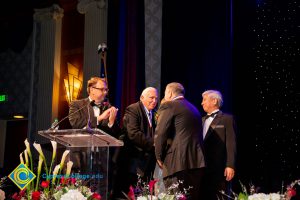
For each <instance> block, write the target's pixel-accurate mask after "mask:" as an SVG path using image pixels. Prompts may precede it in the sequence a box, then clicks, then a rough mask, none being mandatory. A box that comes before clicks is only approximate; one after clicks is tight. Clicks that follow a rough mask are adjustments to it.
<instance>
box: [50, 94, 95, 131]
mask: <svg viewBox="0 0 300 200" xmlns="http://www.w3.org/2000/svg"><path fill="white" fill-rule="evenodd" d="M94 104H95V100H92V101H91V102H90V103H89V104H87V105H84V106H82V107H81V108H79V109H78V110H76V111H75V112H72V113H70V114H68V115H67V116H66V117H64V118H62V119H61V120H60V121H59V122H57V123H55V122H54V124H52V126H51V127H50V128H49V129H48V130H54V129H55V128H56V127H58V125H59V124H60V123H61V122H62V121H64V120H65V119H67V118H69V117H70V116H72V115H74V114H75V113H77V112H79V111H80V110H82V109H84V108H85V107H87V106H89V105H91V106H93V105H94Z"/></svg>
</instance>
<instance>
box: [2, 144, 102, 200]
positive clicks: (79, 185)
mask: <svg viewBox="0 0 300 200" xmlns="http://www.w3.org/2000/svg"><path fill="white" fill-rule="evenodd" d="M24 143H25V146H26V149H25V151H24V152H22V153H21V154H20V162H21V163H22V164H24V165H26V166H27V167H28V168H29V169H30V170H31V171H32V172H34V170H33V169H34V165H33V159H32V153H31V148H30V144H29V142H28V140H27V139H26V140H25V141H24ZM51 145H52V148H53V152H52V159H51V164H50V167H48V166H47V161H46V158H45V156H44V153H43V150H42V148H41V145H40V144H38V143H34V144H33V147H34V148H35V149H36V151H37V152H38V153H39V161H38V166H37V171H36V178H35V179H33V180H32V181H31V182H30V183H29V184H28V185H27V186H26V188H25V189H23V190H21V191H20V192H18V193H14V194H13V195H12V199H14V200H66V199H68V200H73V199H74V200H75V199H76V200H101V196H100V194H98V193H93V192H92V191H91V190H90V188H88V187H87V186H84V184H83V182H82V180H77V179H75V178H71V177H73V176H71V170H72V166H73V162H72V161H68V162H67V165H66V171H65V174H64V175H63V176H62V175H60V174H61V173H62V172H63V171H64V167H65V160H66V157H67V155H68V154H69V152H70V151H69V150H66V151H64V153H63V155H62V158H61V161H60V163H59V164H58V165H56V166H53V165H54V163H55V161H56V149H57V142H55V141H51ZM24 158H25V159H24ZM42 170H43V171H44V172H45V175H46V178H45V180H41V172H42ZM1 200H2V199H1Z"/></svg>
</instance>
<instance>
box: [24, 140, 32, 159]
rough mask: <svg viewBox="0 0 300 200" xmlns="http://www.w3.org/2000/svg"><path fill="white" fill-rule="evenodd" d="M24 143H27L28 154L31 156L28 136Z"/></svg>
mask: <svg viewBox="0 0 300 200" xmlns="http://www.w3.org/2000/svg"><path fill="white" fill-rule="evenodd" d="M24 143H25V146H26V150H27V153H28V155H29V156H31V151H30V144H29V142H28V140H27V138H26V140H25V141H24Z"/></svg>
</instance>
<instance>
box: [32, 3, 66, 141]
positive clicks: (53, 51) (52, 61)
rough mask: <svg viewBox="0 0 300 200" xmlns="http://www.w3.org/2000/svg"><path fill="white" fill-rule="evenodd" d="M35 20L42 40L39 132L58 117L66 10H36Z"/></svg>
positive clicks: (40, 42) (51, 8)
mask: <svg viewBox="0 0 300 200" xmlns="http://www.w3.org/2000/svg"><path fill="white" fill-rule="evenodd" d="M33 17H34V23H35V24H34V26H37V27H38V29H39V36H40V41H39V47H37V48H39V52H37V55H36V56H38V59H37V61H38V65H37V67H38V74H37V76H38V80H37V83H38V86H37V95H36V98H37V107H36V127H35V128H36V131H39V130H44V129H48V128H49V127H50V126H51V124H52V122H53V121H54V119H55V118H57V116H58V102H59V97H60V94H59V82H60V64H61V63H60V62H61V29H62V17H63V9H62V8H60V7H59V6H58V5H56V4H54V5H53V6H51V7H48V8H43V9H35V14H34V16H33ZM38 138H39V137H38Z"/></svg>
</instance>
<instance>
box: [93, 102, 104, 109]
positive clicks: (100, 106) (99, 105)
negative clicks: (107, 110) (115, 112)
mask: <svg viewBox="0 0 300 200" xmlns="http://www.w3.org/2000/svg"><path fill="white" fill-rule="evenodd" d="M92 106H96V107H98V108H100V109H101V108H102V106H103V104H102V103H99V104H95V103H93V105H92Z"/></svg>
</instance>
